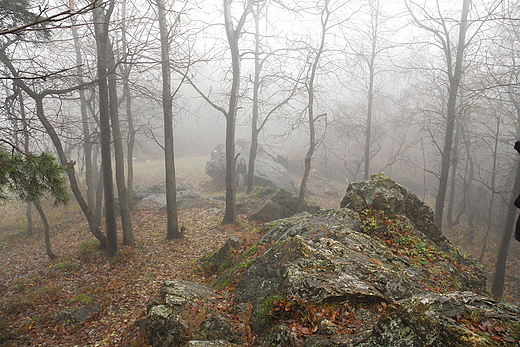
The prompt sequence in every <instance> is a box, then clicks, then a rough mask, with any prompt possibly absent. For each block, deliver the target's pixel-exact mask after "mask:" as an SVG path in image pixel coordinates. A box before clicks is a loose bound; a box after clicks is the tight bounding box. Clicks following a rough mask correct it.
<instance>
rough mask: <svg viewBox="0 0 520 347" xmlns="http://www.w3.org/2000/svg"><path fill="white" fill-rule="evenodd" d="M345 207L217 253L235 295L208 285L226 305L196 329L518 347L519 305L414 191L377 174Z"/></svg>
mask: <svg viewBox="0 0 520 347" xmlns="http://www.w3.org/2000/svg"><path fill="white" fill-rule="evenodd" d="M342 206H343V207H342V208H339V209H330V210H320V211H319V212H317V213H315V214H310V213H302V214H299V215H295V216H292V217H289V218H285V219H279V220H274V221H271V222H268V223H266V224H264V225H263V226H261V227H260V230H259V232H260V233H261V234H262V237H261V238H260V239H259V240H258V241H257V242H255V243H254V244H252V245H251V246H250V247H249V248H248V247H246V246H245V245H244V244H243V241H238V240H230V241H228V242H227V243H226V245H225V247H223V248H222V249H221V251H219V252H216V253H215V254H214V255H213V256H212V257H209V259H213V261H214V263H215V265H214V266H212V267H213V268H218V270H214V271H217V273H218V278H217V279H216V280H215V282H214V285H215V286H216V287H218V288H219V289H228V290H232V293H227V292H226V291H223V292H221V295H229V297H232V298H233V300H232V301H231V300H229V299H227V298H224V297H221V298H217V297H216V296H214V295H216V294H211V292H208V294H207V296H209V297H214V298H215V299H213V301H215V302H218V303H219V304H216V305H214V304H211V302H212V300H211V299H207V301H206V302H207V304H206V306H207V307H214V306H216V307H221V309H218V310H217V311H213V310H211V309H206V311H205V312H206V315H205V316H204V318H203V319H201V320H200V322H199V323H197V324H196V327H197V328H196V329H195V332H194V333H191V335H190V336H191V337H197V340H214V341H224V340H225V341H227V342H228V343H238V344H240V343H241V341H242V342H243V341H247V343H249V344H251V345H254V346H273V345H276V346H305V347H310V346H351V347H354V346H359V347H361V346H363V347H376V346H399V347H401V346H402V347H408V346H410V347H415V346H504V345H508V344H509V345H514V344H515V343H516V344H517V343H518V335H517V334H518V333H519V332H520V329H519V328H518V327H519V326H520V310H519V309H518V308H517V307H515V306H511V305H508V304H506V303H501V302H497V301H495V300H493V299H491V298H489V297H487V296H485V292H486V291H485V277H484V273H483V271H482V268H481V267H480V266H479V265H478V264H477V263H476V262H474V261H472V260H471V259H470V257H468V256H466V255H463V254H461V252H460V251H458V250H457V249H456V248H455V247H453V245H452V244H451V243H450V242H449V241H448V240H447V239H446V238H445V237H444V236H443V235H442V233H441V232H440V230H439V229H438V228H436V226H435V225H434V224H433V219H432V217H433V214H432V212H431V209H429V208H428V206H427V205H425V204H424V203H422V202H421V201H420V200H419V199H418V198H417V197H416V196H415V195H414V194H412V193H411V192H409V191H407V190H406V189H405V188H404V187H402V186H400V185H398V184H397V183H395V182H394V181H392V180H391V179H389V178H388V177H386V176H384V175H382V174H377V175H373V176H372V178H371V179H370V180H369V181H366V182H358V183H353V184H351V185H350V186H349V188H348V190H347V192H346V194H345V198H344V199H343V201H342ZM240 252H241V253H240ZM216 264H219V265H216ZM166 301H167V299H165V298H164V299H163V302H162V303H160V305H164V306H165V307H170V306H171V305H169V304H167V303H166ZM160 305H159V306H160ZM185 307H191V309H193V306H192V304H190V303H188V304H185ZM162 310H163V311H164V309H162ZM164 312H166V311H164ZM172 312H176V311H175V310H173V311H172ZM192 312H193V311H192ZM166 313H167V316H168V315H170V313H168V312H166ZM172 317H176V316H173V315H172ZM175 319H176V318H175ZM175 319H173V321H175ZM168 324H170V323H168ZM172 324H173V323H172ZM192 326H193V324H192ZM168 327H170V325H168ZM168 329H169V330H172V331H174V330H175V329H173V328H168ZM168 329H166V330H168ZM179 329H181V328H179ZM179 329H178V330H179ZM233 329H235V330H233ZM241 329H242V330H241ZM159 330H160V328H157V329H155V330H154V331H159ZM181 330H182V329H181ZM192 330H193V328H192ZM233 331H238V333H236V334H233ZM200 337H204V339H202V338H200ZM191 340H195V339H194V338H191Z"/></svg>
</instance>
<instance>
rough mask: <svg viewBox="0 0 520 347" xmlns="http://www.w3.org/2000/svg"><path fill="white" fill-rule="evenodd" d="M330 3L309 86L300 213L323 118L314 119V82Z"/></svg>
mask: <svg viewBox="0 0 520 347" xmlns="http://www.w3.org/2000/svg"><path fill="white" fill-rule="evenodd" d="M328 4H329V1H328V0H326V1H325V8H324V9H323V11H324V12H323V14H322V16H323V15H324V17H322V22H321V38H320V46H319V47H318V49H317V51H316V56H315V57H314V60H313V62H312V66H311V70H310V77H309V81H308V84H307V91H308V102H307V120H308V123H309V147H308V149H307V154H306V155H305V159H304V171H303V177H302V181H301V183H300V192H299V194H298V211H300V210H301V208H302V206H303V203H304V200H305V193H306V190H307V181H308V179H309V175H310V172H311V161H312V156H313V155H314V151H315V149H316V129H315V123H316V120H317V119H318V118H319V117H320V116H321V115H320V116H317V117H314V80H315V78H316V71H317V70H318V63H319V61H320V57H321V54H322V53H323V50H324V47H325V37H326V34H327V23H328V20H329V17H330V11H329V8H328Z"/></svg>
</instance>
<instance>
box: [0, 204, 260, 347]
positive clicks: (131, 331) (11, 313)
mask: <svg viewBox="0 0 520 347" xmlns="http://www.w3.org/2000/svg"><path fill="white" fill-rule="evenodd" d="M212 211H213V210H208V211H207V210H205V209H197V208H192V209H182V210H180V211H179V219H180V220H179V224H180V225H182V226H185V227H186V232H185V238H183V239H181V240H172V241H166V239H165V233H166V218H165V215H164V213H162V212H157V211H156V207H155V206H149V205H148V206H147V205H145V204H141V205H139V206H138V207H137V208H136V209H135V211H134V212H133V222H134V233H135V236H136V240H137V243H136V245H135V246H133V247H122V248H120V250H119V251H118V252H117V254H116V255H115V256H114V257H112V258H107V257H106V256H105V255H104V253H103V252H102V251H100V250H98V249H97V247H96V244H97V241H96V240H95V239H94V238H93V237H92V235H91V234H90V233H89V232H88V227H87V225H86V224H85V223H84V222H83V220H82V218H81V215H79V214H78V215H76V216H75V217H74V221H73V222H72V223H69V224H68V225H66V227H63V226H62V228H61V229H60V231H59V232H55V233H54V234H53V235H52V243H53V249H54V250H55V251H56V253H58V254H60V255H61V257H60V258H59V259H57V260H55V261H50V260H49V259H48V258H47V256H46V254H45V250H44V247H43V241H42V235H41V233H37V234H36V235H35V236H34V237H32V238H27V237H25V236H24V235H23V234H22V233H16V237H15V236H14V234H13V236H12V237H10V239H9V240H8V241H2V243H1V244H0V247H1V248H0V252H1V253H0V254H1V257H0V278H1V279H0V295H1V296H2V299H3V300H2V303H1V305H0V309H1V316H0V344H3V345H4V346H35V345H40V346H76V345H77V346H146V343H145V341H144V338H143V336H142V334H141V332H140V331H139V329H138V327H137V326H136V325H135V322H136V321H137V320H139V319H140V318H142V317H143V313H144V311H145V308H146V303H147V302H148V301H149V300H150V299H151V298H152V297H153V296H155V295H156V294H157V293H158V292H159V287H160V285H161V284H162V283H163V282H164V281H165V280H170V279H185V280H192V281H195V282H197V283H200V284H205V283H208V282H209V279H208V278H206V277H205V274H204V273H203V272H202V271H198V268H197V267H198V264H197V262H196V260H197V259H199V258H200V257H202V256H203V255H205V254H207V253H208V252H210V251H213V250H216V249H218V248H219V247H220V246H222V244H223V243H224V242H225V241H226V240H227V238H228V237H229V236H232V235H236V236H238V237H239V238H241V237H244V236H245V234H244V233H245V232H244V230H245V231H246V232H247V230H253V228H250V226H252V225H251V224H250V223H249V222H247V221H246V220H244V218H242V217H241V216H239V218H238V223H237V224H236V225H233V226H225V227H220V226H219V224H220V221H221V218H222V216H221V214H220V213H216V212H212ZM55 230H56V228H55ZM94 304H95V305H99V311H97V313H96V314H95V315H94V316H93V317H89V318H88V319H87V320H85V321H83V322H76V321H74V320H70V319H69V320H63V321H58V320H57V319H56V318H57V316H58V313H60V312H63V311H64V310H71V309H74V308H79V307H90V306H91V305H94Z"/></svg>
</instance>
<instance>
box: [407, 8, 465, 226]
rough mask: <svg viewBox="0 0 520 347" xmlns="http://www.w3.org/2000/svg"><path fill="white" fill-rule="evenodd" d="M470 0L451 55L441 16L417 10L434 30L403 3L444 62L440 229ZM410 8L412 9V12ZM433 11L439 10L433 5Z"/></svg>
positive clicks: (437, 214) (437, 211)
mask: <svg viewBox="0 0 520 347" xmlns="http://www.w3.org/2000/svg"><path fill="white" fill-rule="evenodd" d="M470 4H471V0H464V1H463V4H462V11H461V16H460V21H458V22H457V26H458V40H457V44H456V52H455V53H454V52H453V46H452V38H451V33H450V28H449V26H448V23H447V18H445V17H444V16H443V15H442V13H438V14H437V15H436V16H435V18H434V16H433V15H430V14H428V13H427V12H426V10H424V9H421V10H420V11H421V13H422V15H423V16H424V17H426V18H427V19H428V20H430V21H431V23H434V22H437V23H439V28H436V27H434V26H428V25H427V24H425V23H424V20H421V19H419V18H418V17H417V15H416V14H415V12H414V10H417V9H419V8H420V7H419V5H417V4H415V3H413V2H411V1H407V2H406V6H407V8H408V12H409V13H410V14H411V16H412V18H413V20H414V23H415V24H416V25H417V26H418V27H419V28H422V29H424V30H426V31H428V32H430V33H432V34H433V35H434V37H435V39H436V41H437V43H438V44H439V46H440V47H441V48H442V51H443V54H444V57H445V59H446V68H447V69H446V74H447V79H448V105H447V109H446V126H445V135H444V145H443V148H442V152H441V158H442V159H441V170H440V176H439V187H438V190H437V196H436V200H435V223H436V224H437V225H438V226H439V227H442V220H443V211H444V203H445V200H446V191H447V188H448V179H449V170H450V164H451V162H450V161H451V151H452V144H453V133H454V129H455V118H456V107H457V94H458V90H459V85H460V81H461V78H462V73H463V70H464V65H463V64H464V51H465V49H466V47H467V45H468V44H469V40H467V38H466V32H467V28H468V14H469V10H470ZM412 6H413V9H412ZM437 8H438V9H439V8H440V6H439V4H438V2H437Z"/></svg>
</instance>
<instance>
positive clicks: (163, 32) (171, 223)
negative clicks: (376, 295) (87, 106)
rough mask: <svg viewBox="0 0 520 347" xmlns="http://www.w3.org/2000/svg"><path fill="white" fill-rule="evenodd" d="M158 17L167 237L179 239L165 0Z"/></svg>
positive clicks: (168, 40)
mask: <svg viewBox="0 0 520 347" xmlns="http://www.w3.org/2000/svg"><path fill="white" fill-rule="evenodd" d="M157 19H158V20H159V30H160V37H161V68H162V106H163V115H164V164H165V166H166V218H167V221H168V225H167V230H166V238H167V239H169V240H170V239H179V238H181V233H180V231H179V222H178V217H177V193H176V185H175V155H174V150H173V110H172V98H173V96H172V91H171V69H170V35H169V32H170V30H169V29H168V23H167V21H166V9H165V7H164V1H163V0H157Z"/></svg>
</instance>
